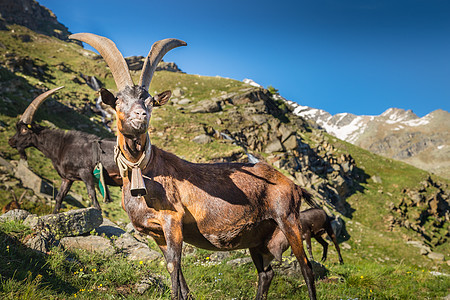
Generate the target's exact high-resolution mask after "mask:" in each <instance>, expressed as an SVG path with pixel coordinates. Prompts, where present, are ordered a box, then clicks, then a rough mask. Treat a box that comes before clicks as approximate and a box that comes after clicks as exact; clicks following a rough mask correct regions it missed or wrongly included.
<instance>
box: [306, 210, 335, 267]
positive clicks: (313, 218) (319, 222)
mask: <svg viewBox="0 0 450 300" xmlns="http://www.w3.org/2000/svg"><path fill="white" fill-rule="evenodd" d="M300 222H301V223H302V230H303V232H302V233H303V239H304V240H305V241H306V247H307V248H308V252H309V255H310V256H311V259H312V260H314V257H313V254H312V248H311V238H312V237H313V238H315V239H316V241H317V242H319V244H321V245H322V247H323V253H322V261H325V260H326V259H327V251H328V243H327V242H326V241H325V240H324V239H323V238H322V235H323V234H324V233H325V232H326V233H327V234H328V236H329V237H330V238H331V240H332V241H333V243H334V246H335V247H336V251H337V253H338V256H339V262H340V263H341V264H343V263H344V260H343V259H342V256H341V249H340V248H339V244H338V242H337V240H336V235H335V234H334V231H333V228H332V227H331V218H330V217H329V216H328V215H327V214H326V212H325V211H324V210H323V209H321V208H310V209H307V210H305V211H302V212H300Z"/></svg>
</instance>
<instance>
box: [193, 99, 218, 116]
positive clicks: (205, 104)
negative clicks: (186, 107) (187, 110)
mask: <svg viewBox="0 0 450 300" xmlns="http://www.w3.org/2000/svg"><path fill="white" fill-rule="evenodd" d="M221 110H222V108H221V106H220V104H219V102H217V101H212V100H203V101H200V102H199V103H198V104H197V105H196V106H194V107H193V108H192V109H191V113H214V112H219V111H221Z"/></svg>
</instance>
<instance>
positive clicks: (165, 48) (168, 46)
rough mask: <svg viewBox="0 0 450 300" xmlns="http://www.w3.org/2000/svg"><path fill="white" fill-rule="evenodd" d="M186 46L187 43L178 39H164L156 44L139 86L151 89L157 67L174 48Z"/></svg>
mask: <svg viewBox="0 0 450 300" xmlns="http://www.w3.org/2000/svg"><path fill="white" fill-rule="evenodd" d="M186 45H187V43H186V42H184V41H182V40H178V39H164V40H160V41H157V42H156V43H154V44H153V46H152V48H151V49H150V52H149V53H148V55H147V57H146V58H145V61H144V66H143V67H142V73H141V78H140V79H139V86H141V87H143V88H144V89H146V90H148V88H149V87H150V82H151V81H152V77H153V73H155V70H156V67H157V66H158V63H159V62H160V61H161V59H162V58H163V57H164V55H166V53H167V52H169V51H170V50H172V49H173V48H176V47H180V46H186Z"/></svg>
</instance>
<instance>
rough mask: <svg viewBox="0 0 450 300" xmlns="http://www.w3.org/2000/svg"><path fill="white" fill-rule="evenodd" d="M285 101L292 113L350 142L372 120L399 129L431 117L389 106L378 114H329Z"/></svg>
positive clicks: (428, 119) (359, 134)
mask: <svg viewBox="0 0 450 300" xmlns="http://www.w3.org/2000/svg"><path fill="white" fill-rule="evenodd" d="M287 103H288V104H289V105H290V106H291V107H292V108H293V113H294V114H296V115H298V116H300V117H302V118H304V119H306V120H310V121H314V122H315V123H316V124H317V125H318V126H320V127H321V128H323V129H324V130H326V131H327V132H328V133H330V134H331V135H334V136H336V137H337V138H340V139H341V140H344V141H347V142H350V143H355V142H356V141H357V140H358V138H359V137H360V136H361V135H363V134H364V132H365V131H366V129H367V128H368V127H369V126H370V125H371V124H373V122H378V123H380V122H381V123H385V124H389V125H394V126H393V127H392V128H391V130H393V131H399V130H403V129H405V127H407V126H409V127H412V126H422V125H426V124H428V123H429V122H430V120H431V118H433V116H432V114H428V115H426V116H425V117H423V118H419V117H418V116H417V115H416V114H414V113H413V112H412V111H411V110H403V109H399V108H389V109H387V110H386V111H385V112H383V113H382V114H381V115H379V116H368V115H362V116H356V115H353V114H350V113H339V114H336V115H331V114H330V113H328V112H326V111H324V110H322V109H317V108H312V107H309V106H303V105H299V104H297V103H295V102H293V101H287ZM395 125H396V126H395Z"/></svg>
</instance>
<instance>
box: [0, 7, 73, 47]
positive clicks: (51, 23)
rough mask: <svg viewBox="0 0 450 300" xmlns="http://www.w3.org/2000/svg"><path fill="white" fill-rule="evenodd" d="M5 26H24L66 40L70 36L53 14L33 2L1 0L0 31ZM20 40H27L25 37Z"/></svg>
mask: <svg viewBox="0 0 450 300" xmlns="http://www.w3.org/2000/svg"><path fill="white" fill-rule="evenodd" d="M7 24H18V25H22V26H25V27H27V28H29V29H31V30H33V31H35V32H39V33H42V34H46V35H49V36H54V37H57V38H59V39H62V40H67V39H68V38H67V37H68V36H69V35H70V33H69V30H68V29H67V27H66V26H64V25H63V24H61V23H59V22H58V20H57V18H56V16H55V14H54V13H53V12H52V11H51V10H49V9H48V8H46V7H44V6H41V5H40V4H39V3H38V2H37V1H35V0H2V1H1V2H0V29H3V30H4V29H6V25H7ZM20 38H21V39H25V40H27V39H29V37H27V36H26V35H23V36H20Z"/></svg>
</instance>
